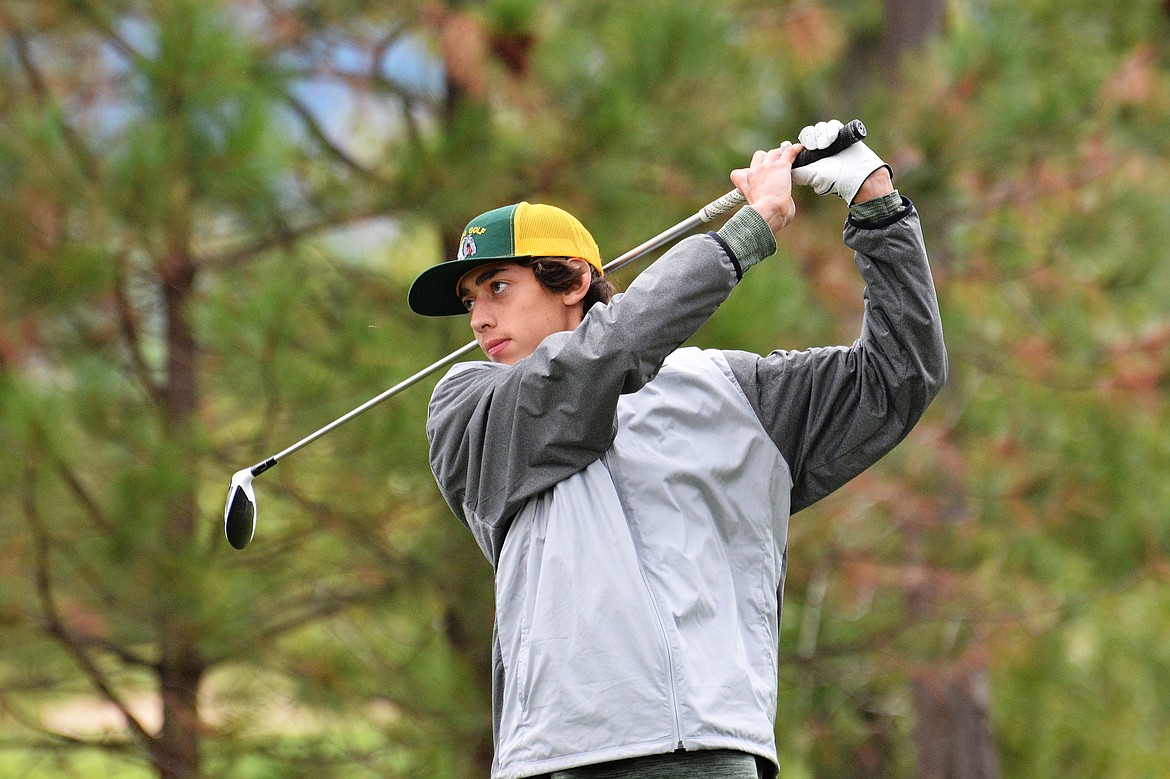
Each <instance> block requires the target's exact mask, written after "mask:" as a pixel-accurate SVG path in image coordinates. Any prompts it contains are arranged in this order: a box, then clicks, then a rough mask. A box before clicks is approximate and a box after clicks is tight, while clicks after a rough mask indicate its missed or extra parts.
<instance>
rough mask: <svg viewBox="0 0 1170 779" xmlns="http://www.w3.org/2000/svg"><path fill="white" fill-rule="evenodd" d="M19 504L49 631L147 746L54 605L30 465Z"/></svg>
mask: <svg viewBox="0 0 1170 779" xmlns="http://www.w3.org/2000/svg"><path fill="white" fill-rule="evenodd" d="M21 504H22V508H23V513H24V518H25V522H26V523H27V525H28V528H29V531H30V534H31V536H32V539H33V555H34V560H35V563H34V564H35V566H36V570H35V575H34V580H35V584H36V591H37V597H38V599H39V600H40V603H41V611H42V613H43V614H44V617H45V622H46V625H47V627H48V632H49V635H50V636H51V637H53V638H54V639H56V640H57V642H58V643H59V644H60V645H61V646H62V647H63V648H64V649H65V651H66V652H67V653H69V655H70V656H71V657H73V660H74V662H76V663H77V665H78V667H79V668H80V669H81V670H82V671H83V672H84V674H85V675H86V677H87V678H88V679H89V680H90V683H91V684H93V686H94V688H95V689H97V691H98V692H99V693H100V694H101V696H102V697H103V698H104V699H105V700H107V701H109V702H110V703H111V704H112V705H113V706H114V707H115V708H117V709H118V712H119V713H120V714H121V715H122V718H123V719H124V720H125V722H126V725H127V727H129V728H130V729H131V731H132V732H133V733H134V734H135V735H136V736H137V738H138V740H139V741H141V742H142V744H143V745H145V746H146V747H147V748H148V749H149V748H150V746H151V744H152V742H153V737H152V736H151V735H150V733H149V732H147V730H146V728H145V727H144V726H143V724H142V723H141V722H139V721H138V719H137V718H136V717H135V716H134V715H133V714H132V713H131V712H130V709H129V708H128V707H127V706H126V704H125V703H123V701H122V700H121V698H119V697H118V695H117V694H116V693H115V692H114V690H113V688H112V687H111V686H110V684H109V682H108V681H107V680H106V677H105V675H104V674H103V673H102V671H101V669H99V668H98V667H97V664H96V663H95V662H94V660H93V658H92V657H90V656H89V654H88V653H87V652H86V651H85V648H84V642H83V641H80V640H78V638H77V637H76V636H74V635H73V633H72V632H71V631H70V630H69V628H68V627H67V626H66V625H65V621H64V620H63V619H62V617H61V613H60V611H59V609H58V608H57V602H56V599H55V597H54V595H53V585H52V580H51V579H50V576H49V570H50V561H49V539H48V535H47V534H46V533H45V529H44V525H43V523H42V522H41V518H40V513H39V511H38V510H37V505H36V495H35V478H34V475H33V470H32V467H31V465H29V466H26V468H25V474H24V482H23V490H22V499H21Z"/></svg>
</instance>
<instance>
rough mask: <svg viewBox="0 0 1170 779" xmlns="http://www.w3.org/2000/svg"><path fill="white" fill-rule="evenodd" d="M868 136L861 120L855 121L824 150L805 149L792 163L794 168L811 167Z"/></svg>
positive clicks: (840, 132) (846, 126)
mask: <svg viewBox="0 0 1170 779" xmlns="http://www.w3.org/2000/svg"><path fill="white" fill-rule="evenodd" d="M865 136H866V130H865V125H864V124H862V123H861V120H860V119H854V120H853V121H852V122H850V123H849V124H847V125H845V126H844V127H842V128H841V130H840V131H839V132H838V133H837V140H835V141H833V142H832V143H831V144H829V145H828V146H826V147H825V148H823V149H805V150H804V151H802V152H801V153H800V154H798V155H796V159H795V160H793V162H792V167H794V168H801V167H804V166H805V165H811V164H812V163H814V162H816V161H817V160H823V159H824V158H825V157H832V156H833V155H834V154H837V153H838V152H841V151H844V150H845V149H847V148H849V147H850V146H852V145H853V144H855V143H857V142H858V141H860V140H862V139H864V138H865Z"/></svg>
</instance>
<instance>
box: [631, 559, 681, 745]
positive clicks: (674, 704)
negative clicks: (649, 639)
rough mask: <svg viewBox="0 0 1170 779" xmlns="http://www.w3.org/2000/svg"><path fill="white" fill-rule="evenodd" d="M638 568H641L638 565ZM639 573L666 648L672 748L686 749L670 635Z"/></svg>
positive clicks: (647, 581)
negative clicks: (671, 716) (672, 723)
mask: <svg viewBox="0 0 1170 779" xmlns="http://www.w3.org/2000/svg"><path fill="white" fill-rule="evenodd" d="M639 568H641V566H640V565H639ZM639 573H641V576H642V584H643V585H645V587H646V597H648V598H649V599H650V606H651V608H653V609H654V619H655V621H656V622H657V623H658V637H659V638H660V639H662V647H663V648H664V649H665V650H666V687H667V692H668V693H669V694H670V711H671V714H672V715H673V716H674V740H675V747H674V749H675V751H676V752H682V751H685V750H686V745H685V744H683V737H682V715H681V714H680V713H679V710H678V687H677V686H676V683H675V678H674V652H673V651H672V650H671V648H670V636H669V635H668V634H667V632H666V623H665V622H663V621H662V612H660V611H659V610H658V601H657V600H655V598H654V590H653V589H652V588H651V587H650V582H649V580H647V578H646V573H645V572H644V571H639Z"/></svg>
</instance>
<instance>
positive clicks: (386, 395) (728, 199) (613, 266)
mask: <svg viewBox="0 0 1170 779" xmlns="http://www.w3.org/2000/svg"><path fill="white" fill-rule="evenodd" d="M865 136H866V130H865V125H863V124H862V123H861V122H860V121H859V120H857V119H854V120H853V121H852V122H850V123H849V124H847V125H845V127H844V128H842V129H841V130H840V132H838V134H837V139H836V141H834V142H833V143H832V144H831V145H829V146H828V147H826V148H824V149H817V150H810V149H805V150H804V151H802V152H801V153H800V154H799V155H797V157H796V160H795V161H794V162H793V163H792V167H794V168H799V167H802V166H804V165H808V164H810V163H813V162H816V161H817V160H819V159H823V158H825V157H830V156H832V155H834V154H836V153H838V152H840V151H841V150H842V149H845V148H846V147H848V146H852V145H853V144H855V143H857V142H858V141H860V140H862V139H863V138H865ZM745 202H747V200H746V198H745V197H744V195H743V193H742V192H740V191H739V190H738V189H733V190H732V191H730V192H728V193H727V194H726V195H724V196H723V197H721V198H719V199H717V200H713V201H711V202H710V203H708V204H707V205H705V206H703V208H701V209H700V210H699V211H698V212H697V213H695V214H694V215H693V216H691V217H689V218H687V219H684V220H683V221H681V222H679V223H678V224H676V225H675V226H674V227H671V228H669V229H667V230H663V231H662V232H661V233H659V234H658V235H656V236H654V237H653V238H651V239H650V240H648V241H646V242H645V243H642V244H639V245H638V246H635V247H634V248H633V249H630V250H629V251H628V252H626V253H625V254H623V255H622V256H620V257H618V258H617V259H615V260H612V261H610V262H609V263H607V264H606V265H605V267H604V272H606V273H612V272H614V271H616V270H618V269H620V268H622V267H624V266H626V265H628V264H630V263H631V262H634V261H635V260H637V259H640V258H642V257H644V256H646V255H647V254H649V253H650V252H652V251H654V250H656V249H659V248H661V247H662V246H665V245H666V244H668V243H672V242H673V241H677V240H678V239H680V238H682V237H683V236H685V235H687V234H689V233H691V232H692V231H694V230H696V229H697V228H698V227H699V226H700V225H702V224H704V223H706V222H710V221H711V220H712V219H714V218H715V217H717V216H719V215H721V214H725V213H727V212H728V211H731V210H732V209H734V208H738V207H739V206H742V205H743V204H744V203H745ZM477 346H478V344H477V343H476V342H475V341H472V342H471V343H469V344H467V345H466V346H461V347H460V348H458V349H456V350H455V351H453V352H451V353H450V354H448V355H447V356H446V357H444V358H442V359H441V360H437V361H436V362H433V363H431V364H430V365H428V366H427V367H425V368H423V369H422V370H420V371H418V372H417V373H415V374H414V375H412V376H410V377H409V378H407V379H404V380H402V381H400V382H398V383H397V384H395V385H394V386H393V387H391V388H390V389H388V390H386V391H385V392H383V393H382V394H380V395H378V396H377V397H374V398H371V399H370V400H367V401H366V402H365V403H363V404H362V405H360V406H358V407H357V408H355V409H354V410H353V411H350V412H349V413H348V414H346V415H344V416H341V417H338V418H337V419H335V420H333V421H332V422H330V423H329V424H327V425H325V427H323V428H321V429H320V430H317V431H316V432H313V433H310V434H309V435H307V436H305V437H304V438H302V439H301V440H300V441H297V442H296V443H295V444H293V445H292V446H289V447H288V448H286V449H284V450H282V451H280V452H277V453H276V454H274V455H273V456H272V457H269V458H268V459H267V460H264V461H263V462H260V463H257V464H256V465H253V466H252V467H251V469H250V470H251V472H252V475H253V476H259V475H260V474H262V473H264V471H266V470H268V469H269V468H271V467H272V466H274V465H276V463H277V462H279V461H280V460H282V459H283V458H285V457H287V456H288V455H290V454H292V453H293V452H296V451H297V450H299V449H302V448H304V447H306V446H308V445H309V444H311V443H313V442H314V441H316V440H317V439H318V438H320V437H321V436H323V435H325V434H326V433H328V432H330V431H332V430H335V429H336V428H338V427H341V426H342V425H344V424H345V423H346V422H348V421H350V420H351V419H353V418H354V417H357V416H360V415H361V414H364V413H365V412H367V411H369V410H370V409H371V408H373V407H374V406H376V405H378V404H379V403H382V402H383V401H385V400H388V399H390V398H392V397H394V396H395V395H397V394H398V393H399V392H402V391H403V390H404V389H407V388H408V387H411V386H413V385H415V384H417V383H418V382H420V381H422V380H423V379H425V378H426V377H427V376H429V375H431V374H432V373H434V372H435V371H437V370H439V369H440V368H444V367H446V366H448V365H451V364H453V363H455V362H456V361H458V360H459V359H460V358H461V357H464V356H466V355H468V354H470V353H471V352H473V351H475V349H476V348H477Z"/></svg>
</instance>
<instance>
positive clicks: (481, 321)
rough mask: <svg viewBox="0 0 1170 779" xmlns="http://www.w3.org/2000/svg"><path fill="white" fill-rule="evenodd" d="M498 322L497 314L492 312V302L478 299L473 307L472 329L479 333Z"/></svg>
mask: <svg viewBox="0 0 1170 779" xmlns="http://www.w3.org/2000/svg"><path fill="white" fill-rule="evenodd" d="M495 323H496V319H495V316H494V315H493V314H492V313H491V304H490V303H486V302H480V301H477V302H476V304H475V305H474V306H472V307H471V329H472V331H473V332H476V333H479V332H482V331H484V330H486V329H487V328H489V327H492V326H494V325H495Z"/></svg>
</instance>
